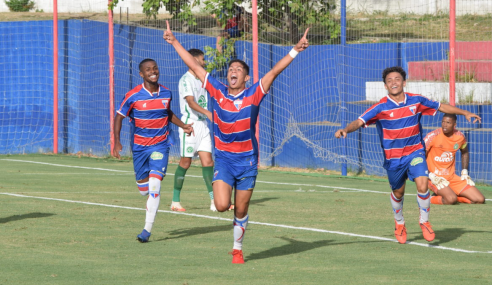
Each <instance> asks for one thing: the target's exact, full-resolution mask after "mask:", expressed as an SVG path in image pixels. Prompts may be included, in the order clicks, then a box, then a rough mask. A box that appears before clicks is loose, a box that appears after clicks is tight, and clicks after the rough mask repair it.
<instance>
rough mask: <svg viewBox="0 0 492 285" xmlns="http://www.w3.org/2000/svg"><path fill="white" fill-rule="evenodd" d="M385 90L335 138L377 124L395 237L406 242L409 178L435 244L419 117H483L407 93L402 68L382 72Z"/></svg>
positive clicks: (426, 231)
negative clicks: (430, 218)
mask: <svg viewBox="0 0 492 285" xmlns="http://www.w3.org/2000/svg"><path fill="white" fill-rule="evenodd" d="M383 82H384V87H385V88H386V90H387V91H388V95H387V96H386V97H384V98H383V99H381V100H380V101H379V103H376V104H374V105H373V106H371V107H370V108H369V109H367V110H366V111H365V112H364V114H362V115H361V116H360V117H359V118H358V119H357V120H355V121H353V122H351V123H350V124H349V125H347V126H346V127H345V128H344V129H340V130H338V131H336V132H335V137H336V138H340V137H344V138H345V137H346V136H347V134H348V133H351V132H354V131H356V130H358V129H359V128H360V127H362V126H368V125H370V124H373V123H376V127H377V130H378V134H379V138H380V140H381V146H382V148H383V150H384V156H385V161H384V165H383V167H384V168H385V169H386V171H387V173H388V180H389V183H390V186H391V190H392V193H391V195H390V196H391V197H390V201H391V206H392V207H393V213H394V217H395V237H396V239H397V240H398V242H400V243H405V242H406V240H407V231H406V228H405V220H404V218H403V195H404V194H405V183H406V180H407V178H408V179H410V180H411V181H415V184H416V186H417V192H418V193H417V203H418V206H419V208H420V220H419V224H420V227H421V229H422V233H423V236H424V238H425V239H426V240H427V241H432V240H434V238H435V233H434V231H433V230H432V227H431V224H430V223H429V210H430V199H429V197H430V194H429V190H428V181H429V178H428V169H427V163H426V161H425V147H424V145H425V144H424V141H423V134H422V126H421V124H420V118H421V117H422V115H435V114H436V113H437V111H438V110H439V111H441V112H443V113H447V114H459V115H463V116H465V117H466V119H467V120H468V121H471V118H475V120H474V122H476V121H477V120H478V121H481V118H480V117H479V116H477V115H475V114H473V113H470V112H468V111H466V110H462V109H460V108H457V107H454V106H451V105H448V104H441V103H439V102H435V101H432V100H429V99H427V98H426V97H424V96H421V95H417V94H411V93H405V92H404V91H403V87H405V85H406V72H405V71H404V70H403V69H402V68H401V67H389V68H386V69H385V70H384V71H383Z"/></svg>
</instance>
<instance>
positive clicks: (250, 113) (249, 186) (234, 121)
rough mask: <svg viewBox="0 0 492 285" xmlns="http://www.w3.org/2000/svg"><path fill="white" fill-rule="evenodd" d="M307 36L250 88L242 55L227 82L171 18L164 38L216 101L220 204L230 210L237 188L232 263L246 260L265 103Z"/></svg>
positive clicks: (305, 44)
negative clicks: (200, 58) (189, 46)
mask: <svg viewBox="0 0 492 285" xmlns="http://www.w3.org/2000/svg"><path fill="white" fill-rule="evenodd" d="M308 30H309V29H307V30H306V32H305V33H304V36H303V37H302V38H301V39H300V41H299V42H298V43H297V44H296V45H295V46H294V47H293V49H292V50H291V51H290V52H289V54H287V55H286V56H284V57H283V58H282V59H281V60H280V61H279V62H277V64H275V66H274V67H273V68H272V69H271V70H270V71H269V72H267V73H266V74H265V76H264V77H263V78H262V79H260V81H259V82H257V83H255V84H254V85H253V86H251V87H250V88H246V82H247V81H248V80H249V79H250V77H249V66H248V65H247V64H246V63H245V62H244V61H242V60H238V59H235V60H231V61H230V62H229V68H228V71H227V83H228V85H224V84H222V83H220V82H219V81H217V80H216V79H215V78H213V77H212V76H211V75H210V74H209V73H207V72H206V71H205V69H203V67H202V66H201V65H200V64H198V63H197V62H196V60H195V59H194V58H193V56H192V55H190V54H189V53H188V52H187V51H186V50H185V49H184V48H183V46H181V44H180V43H179V42H178V40H177V39H176V38H175V37H174V35H173V33H172V32H171V30H170V29H169V23H168V24H167V30H166V31H165V32H164V39H165V40H166V42H168V43H169V44H171V45H172V46H173V47H174V49H175V50H176V52H177V53H178V54H179V56H180V57H181V59H182V60H183V61H184V63H185V64H186V65H187V66H188V67H189V68H190V69H191V70H193V72H194V73H195V75H196V76H197V77H198V79H200V81H202V82H203V85H204V86H205V88H206V89H207V91H208V92H209V93H210V97H211V100H212V101H213V118H214V142H215V167H214V180H213V189H214V200H215V206H216V207H217V210H218V211H220V212H224V211H227V209H229V206H230V205H231V197H232V191H233V189H234V190H235V192H234V201H235V203H234V204H235V209H234V222H233V225H234V245H233V251H232V255H233V257H232V263H244V258H243V252H242V244H243V238H244V234H245V231H246V226H247V224H248V218H249V216H248V207H249V201H250V199H251V195H252V194H253V189H254V187H255V182H256V176H257V175H258V142H257V140H256V137H255V130H256V129H255V128H256V122H257V118H258V113H259V107H260V104H261V102H262V100H263V98H264V96H265V95H266V94H267V93H268V91H269V90H270V87H271V85H272V83H273V81H274V80H275V78H277V76H278V75H279V74H280V73H281V72H282V71H283V70H284V69H285V68H287V66H289V64H290V63H291V62H292V61H293V60H294V58H295V57H296V55H297V54H298V53H299V52H302V51H304V50H305V49H306V48H307V47H308V46H309V43H308V41H307V39H306V36H307V33H308Z"/></svg>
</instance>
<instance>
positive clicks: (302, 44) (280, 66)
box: [261, 28, 309, 92]
mask: <svg viewBox="0 0 492 285" xmlns="http://www.w3.org/2000/svg"><path fill="white" fill-rule="evenodd" d="M308 31H309V28H307V29H306V31H305V32H304V36H302V38H301V39H300V40H299V42H298V43H297V44H296V45H295V46H294V47H293V48H292V50H291V51H290V52H289V53H288V54H287V55H286V56H284V57H283V58H282V59H281V60H279V62H277V64H275V66H274V67H273V68H272V70H270V71H269V72H268V73H267V74H265V76H263V78H262V79H261V85H262V86H263V90H265V92H268V90H270V86H272V83H273V81H274V80H275V78H277V76H278V75H279V74H280V73H282V71H284V69H286V68H287V66H289V64H290V63H291V62H292V61H293V60H294V58H295V57H296V56H297V54H298V53H300V52H302V51H304V50H305V49H307V48H308V46H309V42H308V40H307V38H306V36H307V34H308Z"/></svg>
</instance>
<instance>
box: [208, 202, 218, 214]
mask: <svg viewBox="0 0 492 285" xmlns="http://www.w3.org/2000/svg"><path fill="white" fill-rule="evenodd" d="M210 211H212V212H217V208H215V203H214V200H211V202H210Z"/></svg>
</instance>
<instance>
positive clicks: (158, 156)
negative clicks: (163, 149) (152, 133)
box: [150, 151, 164, 160]
mask: <svg viewBox="0 0 492 285" xmlns="http://www.w3.org/2000/svg"><path fill="white" fill-rule="evenodd" d="M162 158H164V155H163V154H162V153H160V152H157V151H154V152H153V153H152V154H151V155H150V159H152V160H161V159H162Z"/></svg>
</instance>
